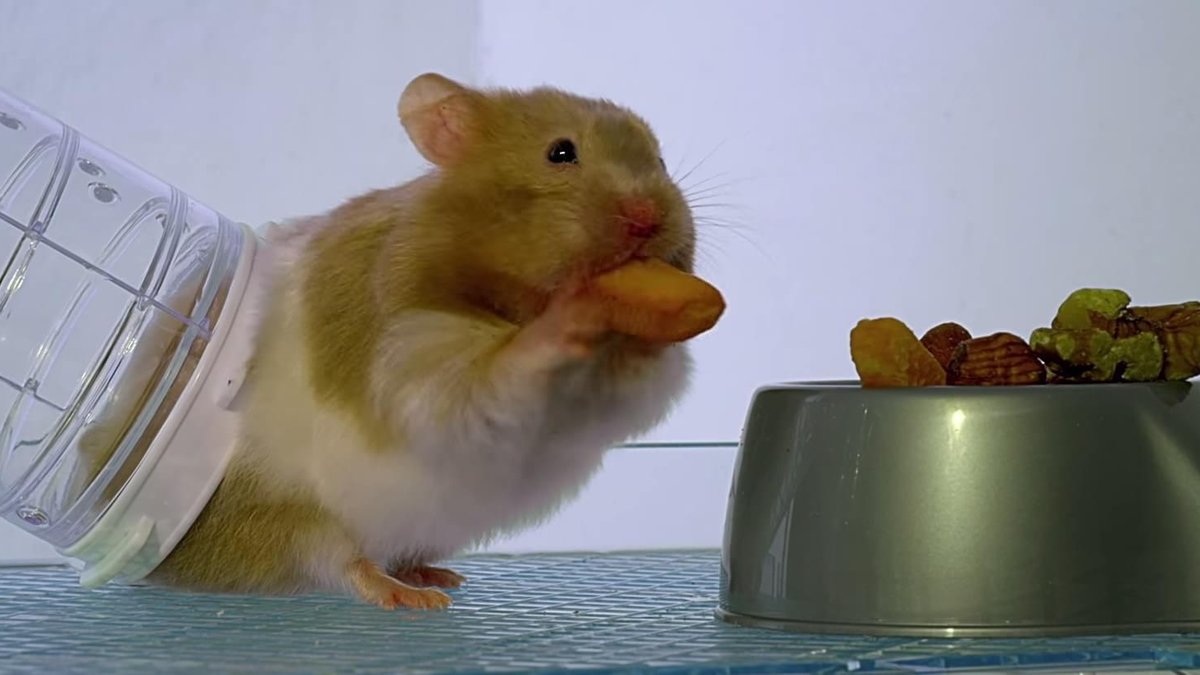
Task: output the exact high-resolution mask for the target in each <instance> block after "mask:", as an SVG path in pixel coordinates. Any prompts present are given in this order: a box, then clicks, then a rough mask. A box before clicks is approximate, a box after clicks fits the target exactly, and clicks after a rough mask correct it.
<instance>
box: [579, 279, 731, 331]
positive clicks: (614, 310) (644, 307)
mask: <svg viewBox="0 0 1200 675" xmlns="http://www.w3.org/2000/svg"><path fill="white" fill-rule="evenodd" d="M588 294H589V295H590V296H591V297H592V298H593V299H595V300H596V301H598V302H599V303H600V304H601V305H602V306H603V307H604V308H605V312H606V314H607V318H608V320H609V323H610V325H611V327H612V329H613V330H615V331H616V332H618V333H623V334H625V335H632V336H635V337H639V338H642V339H644V340H648V341H650V342H682V341H684V340H688V339H690V338H693V337H695V336H697V335H699V334H701V333H703V332H705V331H707V330H708V329H710V328H712V327H713V326H715V325H716V323H717V320H718V319H720V318H721V315H722V314H723V313H724V312H725V298H724V297H722V296H721V292H720V291H718V290H717V289H716V288H714V287H713V286H712V285H710V284H709V283H708V282H706V281H704V280H703V279H701V278H700V277H697V276H695V275H694V274H688V273H687V272H684V271H682V270H680V269H677V268H675V267H672V266H671V265H669V264H667V263H666V262H663V261H661V260H634V261H631V262H628V263H626V264H624V265H622V266H620V267H618V268H616V269H614V270H611V271H609V272H606V273H604V274H601V275H599V276H597V277H595V278H594V279H592V281H591V283H590V285H589V289H588Z"/></svg>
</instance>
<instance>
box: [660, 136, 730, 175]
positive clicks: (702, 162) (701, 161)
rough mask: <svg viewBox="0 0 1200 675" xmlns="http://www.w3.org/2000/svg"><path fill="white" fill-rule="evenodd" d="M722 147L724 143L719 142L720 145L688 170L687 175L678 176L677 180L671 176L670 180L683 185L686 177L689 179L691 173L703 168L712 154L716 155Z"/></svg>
mask: <svg viewBox="0 0 1200 675" xmlns="http://www.w3.org/2000/svg"><path fill="white" fill-rule="evenodd" d="M723 145H725V141H721V142H720V143H718V144H717V147H715V148H713V149H712V151H711V152H709V153H708V154H707V155H705V156H704V157H703V158H702V159H701V160H700V161H699V162H697V163H696V166H693V167H692V168H691V169H689V170H688V172H687V173H685V174H683V175H682V176H679V177H678V178H676V177H674V176H672V180H674V181H675V182H676V183H683V182H684V181H686V180H687V179H688V177H690V176H691V175H692V174H693V173H695V172H696V170H697V169H699V168H700V167H701V166H703V165H704V163H705V162H707V161H708V159H709V158H710V157H712V156H713V155H714V154H716V152H717V151H718V150H720V149H721V146H723Z"/></svg>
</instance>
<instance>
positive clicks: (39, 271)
mask: <svg viewBox="0 0 1200 675" xmlns="http://www.w3.org/2000/svg"><path fill="white" fill-rule="evenodd" d="M247 236H248V235H247V230H246V229H245V228H244V227H243V226H241V225H239V224H236V223H234V222H231V221H229V220H228V219H226V218H225V217H223V216H222V215H220V214H219V213H217V212H215V211H213V210H212V209H210V208H208V207H206V206H204V205H203V204H200V203H198V202H196V201H195V200H193V199H191V198H190V197H189V196H187V195H186V194H183V193H182V192H181V191H180V190H178V189H176V188H175V187H173V186H171V185H169V184H167V183H165V182H163V181H161V180H159V179H157V178H155V177H153V176H151V175H149V174H147V173H146V172H145V171H143V170H141V169H140V168H138V167H136V166H134V165H132V164H131V163H130V162H128V161H126V160H124V159H122V158H121V157H119V156H118V155H116V154H114V153H112V152H110V151H108V150H106V149H104V148H102V147H101V146H99V145H97V144H96V143H94V142H92V141H91V140H89V139H87V138H85V137H83V136H81V135H80V134H79V133H77V132H76V131H75V130H74V129H71V128H70V127H68V126H66V125H64V124H63V123H61V122H59V121H58V120H56V119H54V118H53V117H51V116H49V115H47V114H45V113H43V112H41V111H39V110H37V109H35V108H34V107H33V106H31V105H29V104H27V103H25V102H23V101H21V100H20V99H18V98H16V97H15V96H12V95H10V94H8V93H7V92H4V91H3V90H0V516H2V517H4V518H5V519H6V520H9V521H11V522H13V523H16V524H17V525H18V526H19V527H21V528H23V529H25V530H27V531H29V532H32V533H33V534H34V535H35V536H37V537H38V538H40V539H43V540H45V541H47V542H49V543H51V544H52V545H54V546H56V547H58V548H60V549H62V548H68V547H70V546H71V545H72V544H74V543H76V542H78V541H79V540H80V539H81V538H82V537H83V536H84V535H85V534H86V533H87V532H88V530H89V529H90V528H91V527H92V526H93V525H94V524H95V523H96V521H97V519H99V518H101V517H102V516H103V515H104V513H105V511H106V510H107V509H108V507H109V506H110V505H111V504H112V502H113V501H114V500H115V499H116V497H117V496H118V495H119V494H120V493H121V490H122V488H123V487H124V486H125V484H126V481H128V480H129V477H130V475H131V472H132V470H133V468H134V467H136V466H137V463H138V461H139V459H140V458H141V454H142V453H144V452H146V449H147V447H149V445H150V443H151V441H152V440H153V438H154V437H155V435H156V433H157V431H158V429H159V427H160V426H161V425H162V424H163V422H164V420H165V419H166V418H167V416H168V415H169V414H170V412H171V411H172V406H173V405H174V403H175V397H177V396H179V393H180V391H182V389H183V387H184V385H185V384H186V379H187V378H188V377H189V375H190V372H191V369H190V367H189V364H195V363H196V362H197V361H198V360H199V359H200V358H201V357H202V356H203V354H204V351H205V349H206V347H207V345H208V341H209V340H210V339H211V338H212V336H213V328H214V326H215V325H216V324H217V321H218V320H219V319H220V317H221V312H222V309H223V308H224V306H225V300H226V298H227V296H228V293H229V289H230V284H231V283H232V281H233V279H234V276H235V272H236V271H237V267H238V263H239V259H240V258H242V257H243V253H244V249H245V247H246V246H247V245H248V242H247V241H246V239H247Z"/></svg>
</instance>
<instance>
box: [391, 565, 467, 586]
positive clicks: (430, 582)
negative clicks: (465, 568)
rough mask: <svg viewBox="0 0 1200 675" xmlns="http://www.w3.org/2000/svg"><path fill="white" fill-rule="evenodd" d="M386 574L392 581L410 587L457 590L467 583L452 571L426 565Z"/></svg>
mask: <svg viewBox="0 0 1200 675" xmlns="http://www.w3.org/2000/svg"><path fill="white" fill-rule="evenodd" d="M388 574H390V575H391V576H392V578H393V579H396V580H397V581H399V582H401V583H405V584H409V585H411V586H424V587H428V586H436V587H438V588H458V587H459V586H462V585H463V584H464V583H466V581H467V578H466V577H464V576H463V575H461V574H459V573H458V572H455V571H454V570H451V569H446V568H445V567H430V566H428V565H420V566H417V567H406V568H399V569H396V570H388Z"/></svg>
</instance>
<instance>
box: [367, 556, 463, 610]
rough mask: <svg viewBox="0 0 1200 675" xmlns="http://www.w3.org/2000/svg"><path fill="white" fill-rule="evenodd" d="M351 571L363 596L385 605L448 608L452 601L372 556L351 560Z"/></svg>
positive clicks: (392, 607)
mask: <svg viewBox="0 0 1200 675" xmlns="http://www.w3.org/2000/svg"><path fill="white" fill-rule="evenodd" d="M347 574H348V576H349V580H350V584H351V585H352V586H353V587H354V591H355V593H356V594H357V595H358V597H359V598H360V599H361V600H363V601H364V602H369V603H371V604H373V605H376V606H379V607H382V608H384V609H397V608H399V607H404V608H407V609H446V608H447V607H449V606H450V603H451V600H450V596H449V595H446V594H445V593H443V592H441V591H439V590H437V589H434V588H414V587H413V586H409V585H408V584H406V583H404V582H402V581H400V580H398V579H394V578H392V577H390V576H388V574H387V573H386V572H384V571H383V569H382V568H381V567H379V566H378V565H376V564H375V563H373V562H371V561H369V560H357V561H355V562H353V563H351V565H350V569H349V570H348V572H347Z"/></svg>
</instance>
